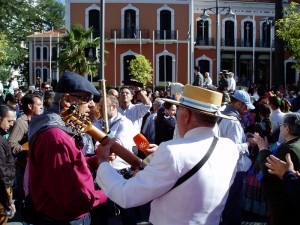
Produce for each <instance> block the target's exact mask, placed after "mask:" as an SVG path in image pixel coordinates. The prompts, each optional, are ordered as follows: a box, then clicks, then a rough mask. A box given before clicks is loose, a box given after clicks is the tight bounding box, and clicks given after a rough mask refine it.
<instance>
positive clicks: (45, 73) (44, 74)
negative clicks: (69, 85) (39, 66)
mask: <svg viewBox="0 0 300 225" xmlns="http://www.w3.org/2000/svg"><path fill="white" fill-rule="evenodd" d="M42 81H43V82H46V81H48V68H43V79H42Z"/></svg>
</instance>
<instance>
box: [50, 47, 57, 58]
mask: <svg viewBox="0 0 300 225" xmlns="http://www.w3.org/2000/svg"><path fill="white" fill-rule="evenodd" d="M51 60H52V61H56V60H57V47H56V46H55V47H52V59H51Z"/></svg>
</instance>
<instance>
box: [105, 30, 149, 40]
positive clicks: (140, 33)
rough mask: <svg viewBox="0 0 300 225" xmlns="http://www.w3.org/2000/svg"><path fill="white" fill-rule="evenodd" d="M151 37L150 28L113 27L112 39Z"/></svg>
mask: <svg viewBox="0 0 300 225" xmlns="http://www.w3.org/2000/svg"><path fill="white" fill-rule="evenodd" d="M115 34H116V38H117V39H149V38H150V35H149V30H147V29H111V34H110V37H111V39H114V38H115Z"/></svg>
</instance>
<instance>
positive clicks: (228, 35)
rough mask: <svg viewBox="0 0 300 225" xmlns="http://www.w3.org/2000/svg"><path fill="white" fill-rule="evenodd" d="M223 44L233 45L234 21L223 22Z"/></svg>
mask: <svg viewBox="0 0 300 225" xmlns="http://www.w3.org/2000/svg"><path fill="white" fill-rule="evenodd" d="M225 46H234V21H231V20H227V21H226V22H225Z"/></svg>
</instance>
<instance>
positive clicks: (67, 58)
mask: <svg viewBox="0 0 300 225" xmlns="http://www.w3.org/2000/svg"><path fill="white" fill-rule="evenodd" d="M92 33H93V29H92V28H89V29H88V30H85V29H84V28H83V27H82V26H81V25H78V24H77V25H73V26H72V27H71V30H70V31H67V35H65V36H64V37H63V38H62V42H61V43H60V55H59V59H58V61H59V67H60V69H61V70H62V71H66V70H68V71H73V72H76V73H78V74H80V75H82V76H84V75H85V73H86V72H88V74H90V75H96V74H97V65H95V62H90V61H88V60H87V58H86V57H85V48H88V47H97V46H99V42H100V41H99V38H91V36H92Z"/></svg>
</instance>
